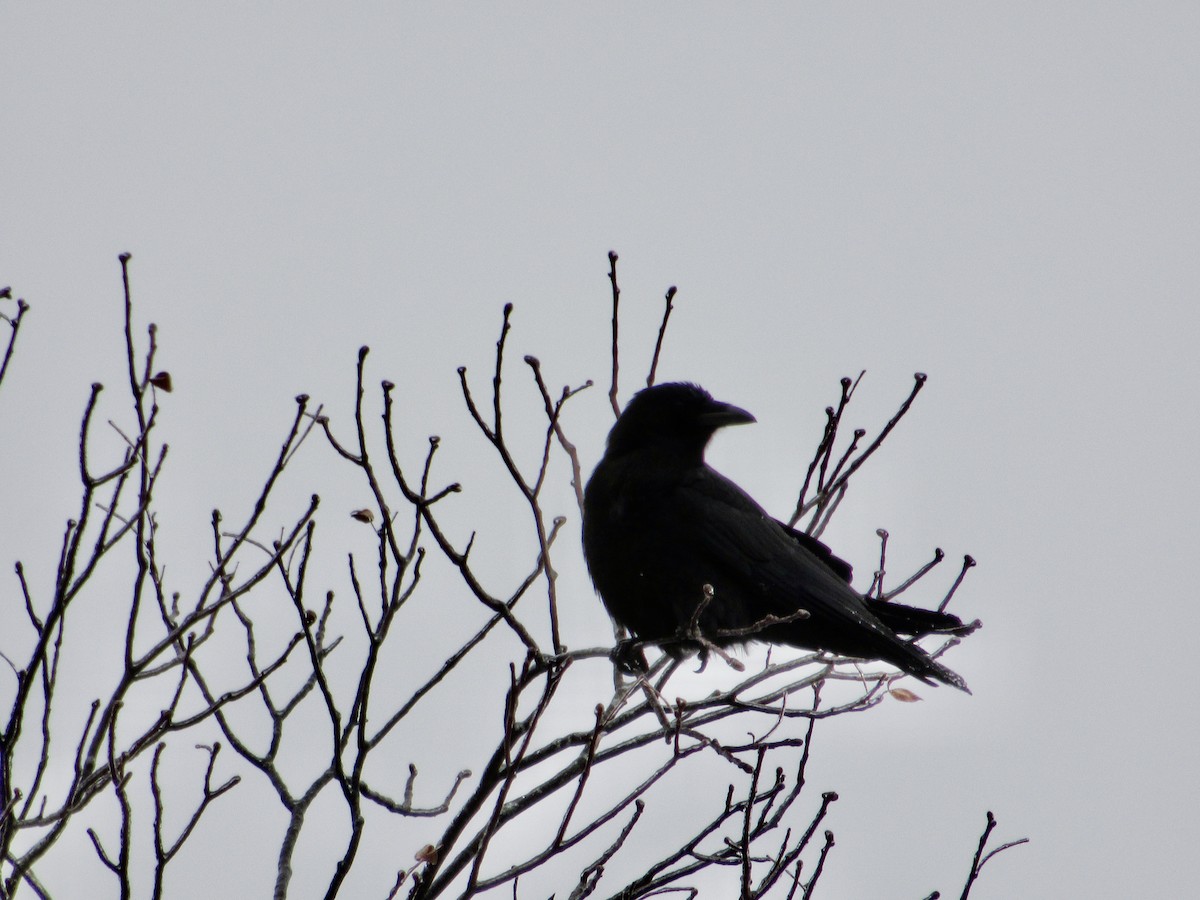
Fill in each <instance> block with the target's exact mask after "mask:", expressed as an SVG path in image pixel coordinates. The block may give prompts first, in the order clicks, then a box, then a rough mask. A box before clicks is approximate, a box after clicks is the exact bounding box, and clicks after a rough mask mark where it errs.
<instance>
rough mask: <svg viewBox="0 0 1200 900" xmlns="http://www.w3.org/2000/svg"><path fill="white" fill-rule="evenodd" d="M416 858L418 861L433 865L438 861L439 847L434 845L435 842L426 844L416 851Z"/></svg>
mask: <svg viewBox="0 0 1200 900" xmlns="http://www.w3.org/2000/svg"><path fill="white" fill-rule="evenodd" d="M414 859H416V861H417V862H423V863H429V864H431V865H432V864H433V863H435V862H437V859H438V851H437V847H435V846H433V844H426V845H425V846H424V847H422V848H421V849H420V850H418V851H417V852H416V855H415V857H414Z"/></svg>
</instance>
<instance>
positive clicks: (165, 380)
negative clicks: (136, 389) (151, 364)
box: [150, 372, 171, 394]
mask: <svg viewBox="0 0 1200 900" xmlns="http://www.w3.org/2000/svg"><path fill="white" fill-rule="evenodd" d="M150 383H151V384H152V385H154V386H155V387H156V388H158V389H159V390H160V391H166V392H167V393H168V394H169V393H171V373H170V372H159V373H158V374H157V375H152V376H150Z"/></svg>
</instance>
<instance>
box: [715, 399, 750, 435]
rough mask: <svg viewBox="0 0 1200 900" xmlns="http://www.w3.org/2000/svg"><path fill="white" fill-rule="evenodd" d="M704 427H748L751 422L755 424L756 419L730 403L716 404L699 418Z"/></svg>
mask: <svg viewBox="0 0 1200 900" xmlns="http://www.w3.org/2000/svg"><path fill="white" fill-rule="evenodd" d="M701 419H703V420H704V424H705V425H711V426H712V427H713V429H714V430H715V429H717V428H724V427H725V426H726V425H749V424H750V423H751V422H757V421H758V419H756V418H754V416H752V415H750V413H748V412H746V411H745V410H744V409H742V408H741V407H740V406H734V405H733V404H732V403H716V404H713V407H712V409H710V410H709V411H708V412H706V413H704V415H702V416H701Z"/></svg>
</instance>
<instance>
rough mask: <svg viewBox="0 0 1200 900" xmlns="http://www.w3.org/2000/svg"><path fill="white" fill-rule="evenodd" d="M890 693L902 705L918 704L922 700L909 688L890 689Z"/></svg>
mask: <svg viewBox="0 0 1200 900" xmlns="http://www.w3.org/2000/svg"><path fill="white" fill-rule="evenodd" d="M888 693H889V694H891V695H892V696H893V697H895V698H896V699H897V700H899V701H900V702H901V703H916V702H917V701H918V700H920V699H921V698H920V697H918V696H917V695H916V694H914V693H913V692H912V691H910V690H908V688H888Z"/></svg>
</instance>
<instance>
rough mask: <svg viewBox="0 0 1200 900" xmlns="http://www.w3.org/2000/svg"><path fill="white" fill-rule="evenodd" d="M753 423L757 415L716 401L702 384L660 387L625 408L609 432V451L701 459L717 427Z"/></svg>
mask: <svg viewBox="0 0 1200 900" xmlns="http://www.w3.org/2000/svg"><path fill="white" fill-rule="evenodd" d="M753 421H755V419H754V416H752V415H750V413H748V412H746V410H744V409H741V408H740V407H737V406H733V405H732V404H730V403H721V402H720V401H719V400H714V399H713V398H712V395H711V394H709V393H708V391H706V390H704V388H702V387H700V386H699V385H695V384H688V383H685V382H675V383H672V384H657V385H655V386H654V387H648V388H646V389H645V390H643V391H639V392H638V393H637V394H635V395H634V396H633V399H632V400H630V401H629V403H628V404H627V405H626V406H625V411H624V412H622V413H621V417H620V418H619V419H617V424H615V425H614V426H613V428H612V431H611V432H609V435H608V452H609V453H611V454H620V453H628V452H630V451H632V450H640V449H643V448H646V447H669V448H671V449H673V450H674V451H675V452H677V453H681V454H685V455H689V456H691V455H700V456H702V455H703V453H704V447H705V446H706V445H707V444H708V441H709V438H711V437H712V436H713V432H714V431H716V430H717V429H718V428H722V427H724V426H726V425H743V424H745V423H747V422H753Z"/></svg>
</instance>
